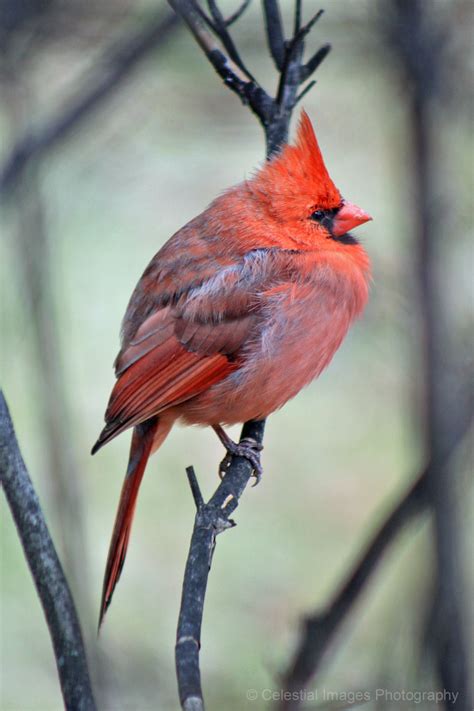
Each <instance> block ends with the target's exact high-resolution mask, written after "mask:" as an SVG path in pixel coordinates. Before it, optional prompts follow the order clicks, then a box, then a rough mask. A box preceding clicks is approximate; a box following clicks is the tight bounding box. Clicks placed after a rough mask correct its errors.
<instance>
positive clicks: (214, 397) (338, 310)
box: [180, 293, 353, 424]
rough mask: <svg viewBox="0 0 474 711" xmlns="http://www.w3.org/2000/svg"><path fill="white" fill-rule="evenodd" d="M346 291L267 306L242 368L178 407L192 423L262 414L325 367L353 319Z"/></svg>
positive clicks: (237, 419) (246, 349) (238, 419)
mask: <svg viewBox="0 0 474 711" xmlns="http://www.w3.org/2000/svg"><path fill="white" fill-rule="evenodd" d="M352 312H353V310H352V309H351V304H350V301H348V300H347V299H346V298H344V295H342V296H341V294H340V293H339V295H337V296H334V295H331V294H329V295H328V296H327V298H326V299H325V300H323V301H321V294H319V295H318V299H316V298H315V297H314V296H313V295H312V294H310V295H309V296H307V298H299V299H296V298H294V296H293V298H292V299H291V300H290V302H289V303H285V302H280V303H277V304H275V307H274V308H273V309H269V312H268V313H267V319H266V321H265V322H264V324H262V328H261V329H260V331H259V333H258V336H256V337H254V338H253V339H252V340H251V341H250V342H249V343H248V344H246V346H245V347H244V349H243V351H242V354H241V358H242V366H241V367H240V368H239V369H238V370H236V371H235V372H234V373H232V374H231V375H229V376H228V377H227V378H226V379H225V380H223V381H222V382H220V383H217V384H216V385H214V386H212V387H211V388H210V389H209V390H207V391H206V392H203V393H201V394H200V395H198V396H197V397H195V398H193V399H192V400H189V401H188V402H186V403H183V405H181V406H180V409H181V413H180V414H181V416H182V418H183V419H184V420H185V421H186V422H187V423H190V424H213V423H221V424H234V423H238V422H245V421H247V420H250V419H260V418H263V417H266V416H267V415H269V414H270V413H271V412H273V411H274V410H277V409H278V408H279V407H281V406H282V405H284V404H285V403H286V402H287V401H288V400H290V399H291V398H292V397H294V396H295V395H296V394H297V393H298V392H299V391H300V390H301V389H302V388H303V387H304V386H305V385H307V384H308V383H309V382H311V381H312V380H313V379H314V378H316V377H317V376H318V375H319V374H320V373H321V371H322V370H323V369H324V368H325V367H326V366H327V365H328V363H329V362H330V360H331V358H332V357H333V355H334V353H335V352H336V350H337V349H338V347H339V345H340V343H341V341H342V339H343V338H344V336H345V334H346V332H347V329H348V327H349V325H350V323H351V321H352V318H353V313H352Z"/></svg>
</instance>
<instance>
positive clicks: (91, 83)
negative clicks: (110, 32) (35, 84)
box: [0, 12, 179, 194]
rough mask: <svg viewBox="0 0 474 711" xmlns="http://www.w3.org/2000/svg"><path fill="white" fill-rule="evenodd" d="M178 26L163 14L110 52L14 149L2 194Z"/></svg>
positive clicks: (3, 173) (1, 171) (2, 171)
mask: <svg viewBox="0 0 474 711" xmlns="http://www.w3.org/2000/svg"><path fill="white" fill-rule="evenodd" d="M178 24H179V21H178V19H177V18H176V16H175V15H174V14H173V13H170V14H167V15H166V16H165V17H163V13H162V12H161V13H160V14H159V15H158V16H157V17H155V18H153V19H151V20H150V22H149V23H148V24H147V26H146V28H145V29H144V30H142V31H141V32H139V33H137V34H136V35H135V36H134V37H132V39H129V38H128V39H127V40H124V41H122V42H119V43H118V44H116V45H114V47H112V48H111V49H108V50H107V51H106V52H105V53H104V55H103V56H102V59H101V60H100V61H99V63H98V66H99V68H98V69H97V70H95V74H94V76H93V78H92V79H90V78H88V79H86V80H85V81H84V86H83V87H82V88H81V89H80V90H79V91H78V92H77V94H76V96H75V97H74V98H73V99H72V100H71V101H70V102H69V104H68V106H67V108H66V109H65V110H62V111H60V112H59V113H58V114H57V116H55V117H53V118H52V119H50V120H48V121H47V122H46V123H45V124H44V125H43V126H40V127H38V128H36V129H33V130H31V131H30V132H29V133H27V134H26V135H25V136H23V137H22V138H21V139H20V140H19V141H18V142H17V143H16V144H15V145H14V146H13V148H12V150H11V151H10V153H9V155H8V156H7V158H6V159H5V162H4V164H3V166H2V167H1V168H0V194H1V193H4V192H5V191H7V190H8V189H10V188H11V187H12V186H13V185H14V184H15V182H16V180H17V179H18V177H19V175H20V174H21V173H22V172H23V171H24V170H25V168H26V167H27V165H28V164H29V162H30V161H31V160H33V159H36V158H39V157H41V155H43V154H44V153H45V152H46V151H47V150H48V149H50V148H52V147H54V146H56V145H57V144H58V143H59V142H60V141H62V140H63V139H64V138H66V136H68V135H69V134H70V133H71V131H72V130H73V129H75V128H77V127H78V125H79V124H80V123H81V122H82V121H83V120H84V119H85V118H89V116H90V115H91V114H92V111H93V110H95V109H97V108H98V107H99V106H100V105H101V104H102V103H103V102H104V100H105V99H106V98H108V97H109V96H110V94H111V93H112V91H114V90H116V89H117V88H118V87H119V86H120V85H121V84H122V83H123V81H124V80H125V79H126V78H127V77H128V76H129V75H130V73H131V72H132V71H133V69H135V67H137V65H138V64H139V63H140V62H141V61H142V60H143V59H144V57H145V56H146V55H147V54H149V53H150V52H151V51H152V50H153V49H155V48H156V47H157V46H158V45H159V44H161V43H162V42H164V41H165V40H166V39H167V38H168V37H169V35H170V34H171V32H172V31H173V30H174V29H175V28H176V27H177V26H178Z"/></svg>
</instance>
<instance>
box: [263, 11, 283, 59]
mask: <svg viewBox="0 0 474 711" xmlns="http://www.w3.org/2000/svg"><path fill="white" fill-rule="evenodd" d="M263 9H264V17H265V29H266V31H267V40H268V47H269V49H270V54H271V56H272V58H273V61H274V62H275V66H276V68H277V69H278V71H281V70H282V69H283V64H284V62H285V37H284V34H283V23H282V21H281V14H280V7H279V5H278V2H277V0H263Z"/></svg>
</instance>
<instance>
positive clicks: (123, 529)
mask: <svg viewBox="0 0 474 711" xmlns="http://www.w3.org/2000/svg"><path fill="white" fill-rule="evenodd" d="M158 425H159V419H158V418H157V417H153V418H151V419H149V420H146V421H145V422H143V423H141V424H140V425H137V426H136V427H135V428H134V430H133V436H132V444H131V447H130V458H129V461H128V467H127V474H126V476H125V481H124V483H123V486H122V492H121V494H120V502H119V507H118V510H117V515H116V517H115V524H114V530H113V533H112V539H111V541H110V547H109V553H108V556H107V565H106V568H105V575H104V583H103V587H102V600H101V603H100V615H99V629H100V626H101V625H102V622H103V621H104V617H105V613H106V612H107V609H108V607H109V605H110V603H111V601H112V595H113V593H114V590H115V586H116V585H117V582H118V580H119V578H120V574H121V572H122V568H123V564H124V562H125V556H126V554H127V547H128V541H129V538H130V531H131V528H132V521H133V515H134V513H135V505H136V502H137V495H138V490H139V488H140V484H141V481H142V478H143V474H144V472H145V467H146V464H147V461H148V458H149V456H150V454H151V452H152V449H153V444H154V442H155V447H154V448H155V449H156V445H157V442H156V441H155V436H156V434H157V429H158ZM168 431H169V427H167V428H166V431H165V432H164V433H163V434H164V436H163V437H162V438H160V439H161V441H163V439H164V438H165V437H166V435H167V434H168ZM160 443H161V442H160Z"/></svg>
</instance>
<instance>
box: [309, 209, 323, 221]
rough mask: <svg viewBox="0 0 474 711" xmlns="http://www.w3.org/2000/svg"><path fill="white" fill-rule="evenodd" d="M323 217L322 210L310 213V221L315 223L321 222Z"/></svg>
mask: <svg viewBox="0 0 474 711" xmlns="http://www.w3.org/2000/svg"><path fill="white" fill-rule="evenodd" d="M323 217H324V210H315V211H314V212H313V213H311V219H312V220H315V221H316V222H321V220H322V219H323Z"/></svg>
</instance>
